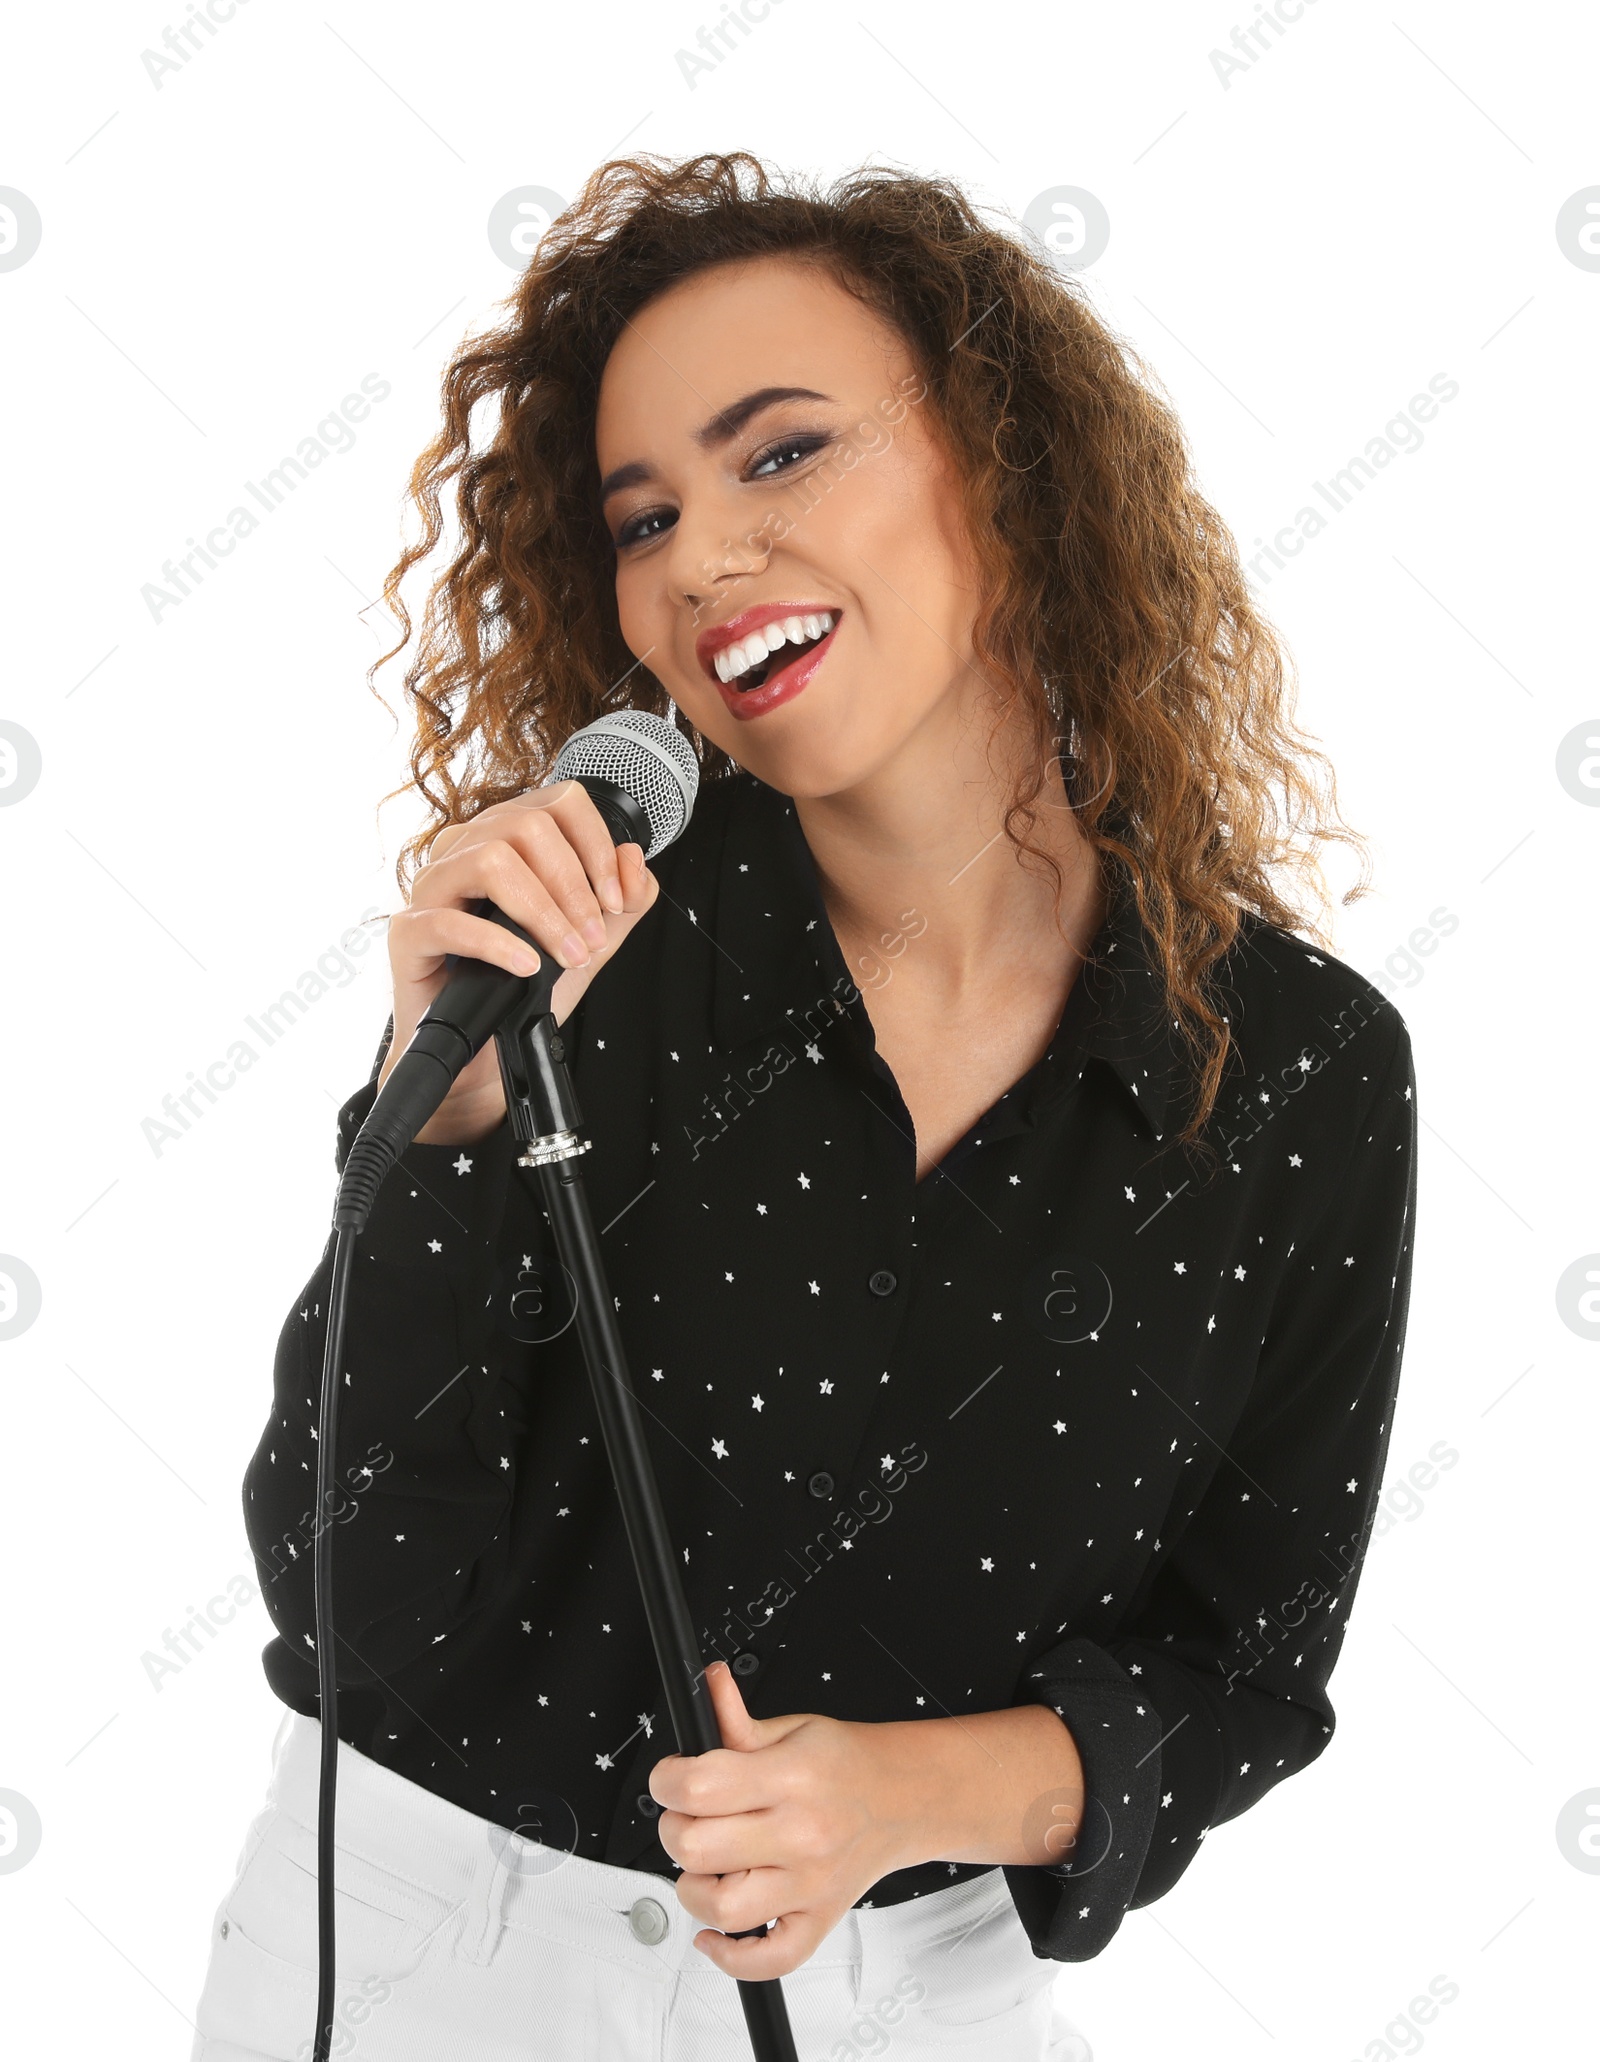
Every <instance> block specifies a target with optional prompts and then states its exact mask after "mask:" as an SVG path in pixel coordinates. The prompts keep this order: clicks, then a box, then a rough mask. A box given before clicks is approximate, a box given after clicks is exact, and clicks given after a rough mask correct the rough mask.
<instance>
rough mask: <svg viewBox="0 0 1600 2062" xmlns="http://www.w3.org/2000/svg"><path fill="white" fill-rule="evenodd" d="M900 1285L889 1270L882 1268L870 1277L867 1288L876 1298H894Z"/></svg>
mask: <svg viewBox="0 0 1600 2062" xmlns="http://www.w3.org/2000/svg"><path fill="white" fill-rule="evenodd" d="M898 1286H899V1284H898V1283H897V1282H896V1280H895V1278H894V1276H893V1275H892V1274H891V1273H890V1272H889V1270H888V1268H886V1267H880V1268H879V1269H878V1271H877V1273H876V1274H872V1275H868V1277H867V1287H868V1288H869V1289H870V1290H871V1291H872V1293H873V1295H874V1296H892V1295H893V1294H894V1292H895V1290H896V1288H897V1287H898Z"/></svg>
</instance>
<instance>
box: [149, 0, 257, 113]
mask: <svg viewBox="0 0 1600 2062" xmlns="http://www.w3.org/2000/svg"><path fill="white" fill-rule="evenodd" d="M241 5H243V0H205V4H204V6H203V7H199V6H191V7H190V9H189V14H188V18H187V20H185V21H181V22H179V24H178V26H177V27H176V28H173V27H171V26H170V24H169V25H168V27H167V29H166V30H165V31H164V33H163V35H162V38H161V42H162V48H163V49H164V50H165V51H167V52H168V53H169V54H168V55H166V56H163V55H162V52H161V51H160V50H141V51H140V52H139V62H140V63H141V64H142V65H143V66H144V75H145V77H146V78H147V79H148V80H149V81H150V83H151V85H152V86H153V87H154V88H155V89H156V91H157V92H158V93H159V92H160V91H161V88H162V86H163V85H164V84H165V83H166V79H167V75H168V73H169V72H181V71H182V70H183V68H184V66H185V65H186V64H189V63H190V62H191V61H192V60H193V58H194V57H195V55H196V54H197V53H198V52H199V51H202V50H204V49H205V47H206V46H205V44H204V42H203V41H202V40H201V35H200V32H201V30H202V29H203V30H204V31H205V33H206V35H208V36H215V34H216V33H217V30H218V28H219V27H221V26H222V25H223V24H225V23H227V22H230V21H232V20H233V19H234V17H235V15H236V14H237V13H238V11H239V8H240V7H241Z"/></svg>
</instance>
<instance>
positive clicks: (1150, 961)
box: [708, 772, 1185, 1138]
mask: <svg viewBox="0 0 1600 2062" xmlns="http://www.w3.org/2000/svg"><path fill="white" fill-rule="evenodd" d="M726 777H727V778H728V779H729V780H730V781H731V782H733V783H734V785H735V789H736V792H735V793H734V795H733V796H732V797H731V798H730V806H729V810H728V817H727V830H726V835H725V837H724V841H723V848H722V858H721V868H720V878H719V883H718V891H717V911H716V919H715V931H716V935H715V936H714V937H711V939H710V942H711V943H712V945H713V946H714V947H715V948H716V950H715V954H714V959H715V974H714V976H713V978H714V982H715V988H714V993H713V1000H712V1030H713V1036H714V1037H715V1038H716V1041H717V1043H718V1045H719V1046H720V1047H722V1048H723V1049H724V1050H725V1051H733V1050H735V1049H737V1048H738V1047H740V1046H742V1045H744V1044H746V1043H747V1042H748V1041H749V1040H751V1039H754V1038H756V1037H758V1036H760V1035H762V1034H763V1033H765V1034H770V1035H772V1036H777V1035H779V1034H780V1033H781V1031H782V1030H783V1028H784V1027H785V1026H787V1027H788V1029H789V1030H790V1031H791V1032H793V1033H794V1034H795V1035H796V1036H797V1037H798V1038H799V1039H800V1040H801V1041H802V1045H804V1044H807V1043H810V1044H814V1043H815V1042H816V1040H817V1039H818V1038H820V1037H821V1036H822V1035H823V1034H824V1033H825V1032H826V1031H827V1030H828V1029H829V1028H831V1027H832V1026H833V1025H834V1024H836V1023H837V1022H839V1020H841V1019H845V1020H849V1021H850V1022H851V1023H852V1024H853V1025H854V1026H855V1028H856V1029H857V1031H858V1033H860V1034H863V1035H864V1036H865V1039H866V1041H867V1043H868V1045H869V1047H870V1044H871V1029H870V1021H869V1019H868V1018H867V1016H866V1011H865V1007H864V1004H863V1003H862V1002H861V1001H860V999H859V987H861V986H866V987H869V988H870V986H871V985H872V983H871V973H872V969H870V968H867V967H862V968H851V967H848V966H847V965H846V962H845V959H844V956H843V954H842V953H841V952H840V949H839V944H838V940H837V939H836V938H835V936H834V932H833V926H832V924H831V923H830V922H829V920H828V913H827V907H826V905H825V903H824V902H823V899H822V891H821V886H820V884H819V882H818V879H817V871H816V864H815V862H814V860H813V859H812V857H811V849H810V847H809V846H808V845H807V844H806V841H805V835H804V833H803V832H802V831H801V828H800V823H799V818H798V816H797V815H796V813H795V807H794V804H793V802H792V801H791V800H790V799H789V797H788V796H786V795H783V794H780V793H779V792H778V791H777V790H776V789H774V788H770V787H768V786H767V785H766V784H765V783H764V782H762V781H758V780H757V779H755V777H754V776H753V775H751V774H746V773H742V772H741V773H734V774H730V775H728V776H726ZM1111 813H1112V816H1113V818H1114V819H1115V820H1116V821H1118V822H1120V821H1121V817H1120V811H1118V810H1117V809H1116V807H1115V805H1113V810H1112V812H1111ZM1109 882H1110V896H1109V904H1108V908H1107V911H1106V916H1105V920H1104V922H1103V923H1102V925H1101V928H1100V931H1099V933H1098V935H1097V936H1096V938H1095V941H1094V945H1093V948H1092V950H1091V952H1090V955H1089V958H1088V959H1087V961H1086V962H1085V964H1084V965H1083V967H1082V968H1081V969H1080V971H1079V974H1078V978H1077V980H1076V981H1075V982H1074V983H1073V988H1072V993H1071V995H1070V996H1069V997H1068V999H1067V1006H1066V1009H1065V1011H1064V1012H1063V1015H1062V1019H1061V1023H1060V1025H1059V1027H1058V1029H1057V1032H1056V1035H1055V1037H1054V1039H1053V1040H1052V1041H1051V1044H1050V1047H1049V1050H1048V1052H1047V1053H1046V1055H1045V1058H1044V1060H1043V1061H1042V1062H1041V1072H1042V1075H1043V1076H1044V1077H1048V1078H1045V1079H1042V1081H1041V1093H1042V1095H1043V1096H1045V1097H1046V1098H1049V1099H1052V1100H1053V1097H1054V1094H1055V1093H1058V1092H1060V1091H1061V1090H1062V1089H1064V1088H1065V1087H1066V1085H1067V1084H1068V1083H1069V1082H1070V1080H1071V1079H1072V1078H1073V1077H1074V1076H1075V1074H1076V1072H1077V1070H1078V1069H1079V1068H1080V1067H1081V1066H1082V1065H1083V1064H1084V1063H1085V1062H1087V1061H1089V1060H1099V1061H1100V1062H1101V1064H1102V1065H1103V1066H1104V1067H1105V1068H1106V1069H1107V1071H1108V1072H1109V1073H1110V1074H1111V1075H1112V1076H1113V1078H1114V1079H1116V1080H1117V1081H1119V1082H1120V1083H1121V1084H1122V1087H1123V1089H1124V1091H1125V1093H1126V1094H1127V1096H1128V1099H1129V1100H1130V1102H1131V1103H1132V1104H1133V1106H1134V1107H1135V1108H1136V1109H1137V1110H1138V1111H1139V1112H1140V1114H1141V1115H1142V1116H1143V1117H1144V1119H1145V1120H1146V1122H1147V1124H1148V1125H1149V1127H1150V1129H1151V1130H1152V1132H1153V1133H1154V1134H1155V1136H1156V1137H1158V1138H1159V1137H1160V1136H1161V1135H1162V1134H1163V1132H1164V1131H1165V1129H1166V1127H1167V1122H1168V1119H1169V1116H1170V1114H1171V1112H1172V1109H1173V1105H1174V1102H1175V1099H1176V1097H1177V1095H1178V1093H1179V1091H1180V1089H1181V1085H1182V1079H1183V1070H1184V1064H1185V1062H1184V1056H1183V1052H1182V1049H1181V1047H1180V1045H1179V1042H1178V1033H1177V1028H1176V1026H1175V1024H1174V1022H1173V1020H1172V1018H1171V1015H1170V1013H1169V1012H1168V1010H1167V1008H1166V1006H1165V1003H1164V1000H1163V984H1162V979H1161V974H1160V961H1159V957H1158V955H1157V953H1156V949H1155V944H1154V940H1153V939H1152V937H1151V935H1150V933H1149V931H1148V929H1147V927H1146V926H1145V924H1144V923H1143V921H1142V920H1141V918H1140V916H1139V913H1138V906H1137V904H1136V902H1135V900H1134V897H1133V892H1132V888H1131V885H1130V884H1129V881H1128V876H1127V874H1126V871H1125V870H1124V869H1123V868H1122V867H1120V866H1113V867H1112V868H1111V869H1110V872H1109ZM908 920H914V919H910V913H908ZM709 935H710V934H709V932H708V936H709ZM904 949H911V950H914V949H915V948H914V945H911V944H909V943H908V944H907V946H906V947H905V948H904ZM896 957H898V953H897V952H895V951H894V939H893V935H892V934H891V937H890V939H889V940H888V941H886V948H885V956H884V957H883V959H882V960H881V961H880V964H881V965H882V966H884V967H886V968H888V969H890V970H891V977H892V968H893V963H894V958H896ZM852 984H855V985H856V990H857V992H856V994H855V995H854V997H853V996H852Z"/></svg>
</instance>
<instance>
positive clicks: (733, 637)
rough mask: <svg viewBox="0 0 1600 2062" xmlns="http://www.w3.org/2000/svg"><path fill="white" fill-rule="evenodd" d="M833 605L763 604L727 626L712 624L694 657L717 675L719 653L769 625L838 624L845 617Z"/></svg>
mask: <svg viewBox="0 0 1600 2062" xmlns="http://www.w3.org/2000/svg"><path fill="white" fill-rule="evenodd" d="M843 613H844V612H843V610H842V609H838V608H836V607H835V606H834V604H833V603H832V602H827V601H763V602H758V603H757V604H756V605H755V607H753V608H748V609H741V610H740V611H739V613H738V615H736V616H730V617H729V618H728V620H727V622H726V623H713V624H712V625H711V626H710V627H709V628H708V629H705V630H702V631H701V633H700V635H699V636H698V637H697V638H696V639H695V641H694V653H695V657H696V658H697V659H698V660H699V661H700V664H701V665H702V666H703V667H704V668H705V670H706V671H707V672H708V673H714V672H715V668H714V666H713V665H712V661H713V660H714V659H715V658H716V656H717V653H718V652H720V651H722V650H724V649H725V648H726V647H727V646H728V645H730V644H738V643H739V641H740V640H741V639H742V638H746V637H748V636H749V635H750V633H751V631H752V630H765V628H766V627H767V625H768V624H769V623H783V622H786V621H787V620H788V618H789V617H790V616H832V617H833V619H834V621H835V622H836V623H837V621H838V620H839V617H840V616H841V615H842V614H843Z"/></svg>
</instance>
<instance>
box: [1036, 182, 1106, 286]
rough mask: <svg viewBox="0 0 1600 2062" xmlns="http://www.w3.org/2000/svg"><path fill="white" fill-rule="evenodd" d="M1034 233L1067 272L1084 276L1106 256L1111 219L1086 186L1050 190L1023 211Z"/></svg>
mask: <svg viewBox="0 0 1600 2062" xmlns="http://www.w3.org/2000/svg"><path fill="white" fill-rule="evenodd" d="M1022 226H1023V227H1024V228H1025V229H1031V230H1032V231H1033V233H1034V235H1035V236H1037V237H1038V239H1039V241H1040V242H1041V243H1042V244H1043V245H1044V247H1045V249H1046V250H1047V251H1048V252H1049V253H1050V255H1051V257H1052V258H1053V259H1054V260H1055V262H1056V263H1057V264H1058V265H1059V266H1060V267H1061V269H1062V271H1063V272H1081V271H1083V269H1084V267H1085V266H1087V265H1092V264H1094V262H1095V261H1096V259H1098V258H1101V257H1103V256H1104V255H1105V249H1106V245H1107V244H1108V243H1110V241H1111V217H1110V216H1109V215H1108V214H1107V213H1106V209H1105V203H1104V202H1103V201H1102V200H1101V199H1100V198H1099V196H1098V195H1097V194H1093V193H1091V192H1090V191H1089V190H1088V188H1087V187H1086V186H1047V187H1046V188H1045V190H1044V192H1043V193H1038V194H1035V195H1034V197H1033V199H1032V200H1031V201H1029V203H1028V205H1027V207H1026V208H1024V209H1023V211H1022Z"/></svg>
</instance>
